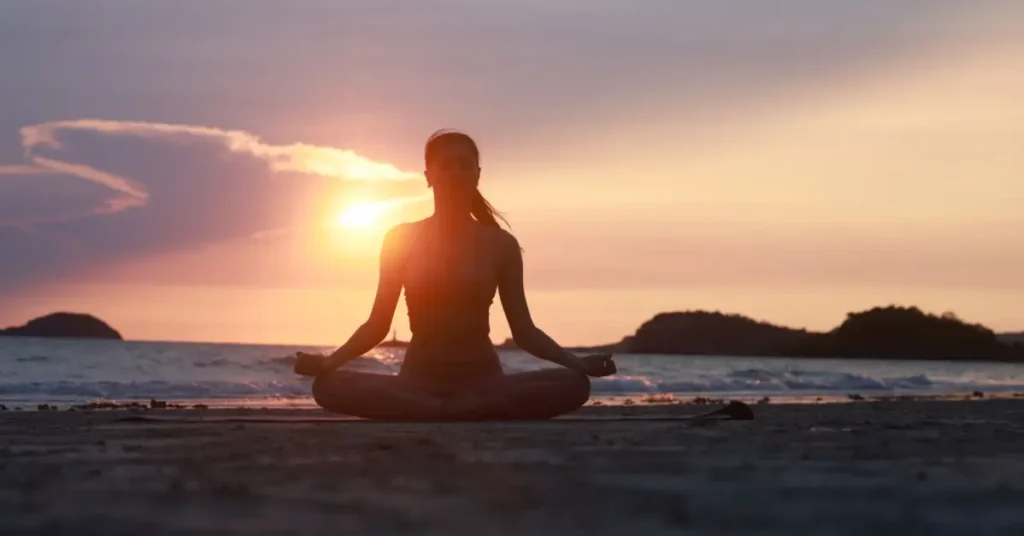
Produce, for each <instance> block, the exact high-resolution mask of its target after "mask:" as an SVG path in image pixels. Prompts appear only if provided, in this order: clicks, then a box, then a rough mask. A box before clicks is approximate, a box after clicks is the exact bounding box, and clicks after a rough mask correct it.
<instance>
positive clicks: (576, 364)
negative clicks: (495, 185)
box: [498, 234, 588, 372]
mask: <svg viewBox="0 0 1024 536" xmlns="http://www.w3.org/2000/svg"><path fill="white" fill-rule="evenodd" d="M503 236H504V237H505V242H504V243H503V244H502V248H501V251H502V262H501V269H500V273H499V276H498V292H499V295H500V297H501V307H502V309H504V310H505V317H506V318H507V319H508V326H509V328H510V329H511V330H512V338H513V339H515V341H516V344H517V345H518V346H519V348H521V349H522V350H524V351H525V352H527V353H530V354H532V355H534V356H536V357H539V358H541V359H544V360H547V361H551V362H552V363H557V364H559V365H562V366H564V367H567V368H570V369H573V370H579V371H581V372H587V371H588V367H587V366H586V363H584V362H583V360H581V359H580V358H579V357H576V356H575V355H573V354H572V353H571V352H569V351H568V350H566V349H564V348H562V347H561V346H559V345H558V343H556V342H555V341H554V340H552V339H551V337H549V336H548V335H547V334H546V333H544V331H542V330H541V329H540V328H538V327H537V326H536V325H535V324H534V323H533V318H532V317H531V316H530V307H529V306H528V305H527V303H526V292H525V291H524V289H523V253H522V250H521V249H520V247H519V242H518V241H517V240H516V239H515V237H514V236H512V235H510V234H504V235H503Z"/></svg>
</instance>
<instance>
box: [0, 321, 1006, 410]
mask: <svg viewBox="0 0 1024 536" xmlns="http://www.w3.org/2000/svg"><path fill="white" fill-rule="evenodd" d="M299 350H302V351H321V352H322V351H329V350H330V349H329V348H323V347H308V346H265V345H243V344H201V343H172V342H133V341H128V342H121V341H105V340H70V339H32V338H3V339H0V404H4V405H6V406H8V407H9V408H12V407H19V406H21V405H24V406H26V407H34V405H36V404H42V403H47V404H56V405H72V404H81V403H88V402H99V401H110V402H131V401H143V402H148V401H149V400H150V399H158V400H166V401H168V402H177V403H189V404H194V403H203V404H207V405H209V406H211V407H238V406H242V407H282V406H284V407H313V406H314V404H313V402H312V399H311V398H310V394H309V393H310V380H309V379H308V378H302V377H299V376H296V375H295V374H294V373H292V371H291V366H292V356H293V355H294V353H295V352H296V351H299ZM402 353H403V350H402V349H400V348H379V349H377V350H375V351H373V352H372V353H371V354H370V355H368V356H366V357H364V358H360V359H358V360H356V361H355V362H353V363H352V364H350V365H349V366H352V367H353V368H356V369H360V370H369V371H377V372H384V373H394V372H396V371H397V370H398V367H399V365H400V363H401V359H402ZM500 354H501V359H502V362H503V365H504V367H505V369H506V371H508V372H515V371H521V370H529V369H535V368H545V367H551V366H553V365H551V364H549V363H547V362H545V361H541V360H539V359H537V358H534V357H532V356H529V355H528V354H525V353H523V352H518V351H502V352H500ZM615 360H616V363H617V364H618V367H619V373H618V374H616V375H614V376H610V377H607V378H600V379H595V380H594V381H593V396H594V398H595V399H598V400H601V399H606V400H609V401H612V400H617V401H620V402H621V401H624V400H626V399H635V401H636V402H638V403H639V402H643V401H645V400H646V401H652V400H658V401H664V400H668V399H673V400H688V399H692V398H694V397H706V398H715V399H720V398H728V399H740V400H756V399H760V398H762V397H766V396H767V397H770V398H772V399H773V400H787V401H816V400H817V399H818V398H822V399H837V398H842V399H845V398H847V397H848V396H849V395H852V394H860V395H862V396H864V397H871V396H880V395H953V394H961V393H962V394H970V393H972V392H973V391H975V390H978V391H983V392H985V393H1010V392H1024V364H1010V363H968V362H936V361H881V360H849V359H807V358H798V359H797V358H794V359H785V358H764V357H740V356H738V357H720V356H662V355H629V354H623V355H617V356H616V358H615Z"/></svg>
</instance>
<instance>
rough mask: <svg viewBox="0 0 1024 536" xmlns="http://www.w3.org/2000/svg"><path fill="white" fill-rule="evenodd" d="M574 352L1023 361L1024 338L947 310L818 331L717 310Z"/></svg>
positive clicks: (863, 315) (876, 312) (885, 311)
mask: <svg viewBox="0 0 1024 536" xmlns="http://www.w3.org/2000/svg"><path fill="white" fill-rule="evenodd" d="M579 350H589V351H603V352H615V353H632V354H664V355H720V356H749V357H755V356H766V357H769V356H770V357H835V358H865V359H901V360H907V359H910V360H913V359H922V360H924V359H931V360H952V361H1015V362H1024V339H1021V338H1018V334H1004V335H998V334H996V333H995V332H994V331H992V330H991V329H989V328H987V327H985V326H983V325H980V324H973V323H968V322H965V321H963V320H961V319H960V318H958V317H957V316H956V315H955V314H953V313H944V314H941V315H935V314H930V313H926V312H924V311H922V310H920V309H918V308H917V307H904V306H896V305H889V306H886V307H874V308H872V309H868V310H865V311H858V312H851V313H847V316H846V319H845V320H844V321H843V323H842V324H840V325H839V326H836V327H835V328H833V329H831V330H829V331H826V332H815V331H809V330H806V329H797V328H791V327H786V326H779V325H775V324H771V323H768V322H763V321H759V320H755V319H753V318H750V317H747V316H743V315H738V314H725V313H721V312H718V311H703V310H697V311H679V312H667V313H659V314H657V315H655V316H654V317H653V318H651V319H650V320H648V321H646V322H644V323H643V324H641V325H640V327H639V328H638V329H637V330H636V332H635V333H634V334H633V335H631V336H628V337H625V338H623V339H622V340H621V341H619V342H616V343H612V344H606V345H602V346H594V347H589V348H580V349H579Z"/></svg>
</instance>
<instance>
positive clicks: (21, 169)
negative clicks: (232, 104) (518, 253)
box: [0, 119, 422, 222]
mask: <svg viewBox="0 0 1024 536" xmlns="http://www.w3.org/2000/svg"><path fill="white" fill-rule="evenodd" d="M70 133H90V134H99V135H107V136H118V137H134V138H139V139H143V140H155V141H165V142H170V143H196V142H198V143H207V144H209V143H212V144H215V145H218V146H221V147H222V148H224V149H225V150H227V151H229V152H231V153H237V154H241V155H245V156H250V157H255V158H257V159H259V160H261V161H263V162H265V163H266V164H267V165H268V166H269V168H270V170H271V171H273V172H282V173H289V172H290V173H299V174H304V175H315V176H319V177H328V178H335V179H339V180H344V181H361V182H374V181H404V180H416V179H420V178H422V175H421V174H418V173H414V172H409V171H403V170H401V169H399V168H398V167H396V166H394V165H392V164H389V163H386V162H378V161H375V160H372V159H370V158H367V157H365V156H362V155H359V154H357V153H356V152H354V151H352V150H348V149H340V148H337V147H326V146H320V145H311V144H306V143H292V144H287V145H273V144H269V143H266V142H264V141H263V140H261V139H260V138H259V137H258V136H256V135H254V134H251V133H249V132H245V131H241V130H225V129H219V128H214V127H208V126H200V125H184V124H170V123H150V122H139V121H111V120H104V119H75V120H67V121H51V122H46V123H40V124H36V125H30V126H25V127H22V128H21V129H20V134H21V145H22V150H23V152H24V156H25V158H26V160H28V162H29V163H28V164H16V165H5V166H0V175H43V174H63V175H69V176H73V177H78V178H80V179H84V180H88V181H92V182H94V183H97V184H101V185H103V186H106V187H108V188H110V189H111V190H113V191H115V192H117V195H116V196H114V197H111V198H110V199H108V200H107V201H106V202H104V203H103V204H102V205H101V206H99V207H96V208H95V210H94V211H93V212H92V214H112V213H116V212H120V211H122V210H126V209H130V208H136V207H142V206H145V205H146V204H147V202H148V201H149V197H150V192H149V191H148V190H147V188H146V187H145V185H144V184H142V182H140V181H139V180H137V179H134V178H132V177H128V176H125V175H121V174H117V173H113V172H110V171H107V170H103V169H100V168H99V167H98V166H92V165H87V164H83V163H78V162H74V161H70V160H66V159H64V158H63V157H61V158H58V157H55V156H51V155H49V154H47V155H46V156H44V155H43V154H41V153H43V152H46V151H51V152H52V151H59V150H61V149H63V148H65V142H64V141H63V140H62V136H64V135H67V134H70ZM2 221H3V215H0V222H2ZM40 221H51V219H50V218H49V217H45V216H43V217H41V219H40Z"/></svg>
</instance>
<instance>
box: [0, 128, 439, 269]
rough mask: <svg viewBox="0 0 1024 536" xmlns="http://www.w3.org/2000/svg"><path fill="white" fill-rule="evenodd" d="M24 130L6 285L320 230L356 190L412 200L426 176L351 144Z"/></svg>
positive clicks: (10, 199) (0, 208)
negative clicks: (73, 253)
mask: <svg viewBox="0 0 1024 536" xmlns="http://www.w3.org/2000/svg"><path fill="white" fill-rule="evenodd" d="M19 132H20V143H21V147H20V149H21V152H22V154H23V157H24V158H25V160H26V162H24V163H18V164H13V165H4V166H2V167H0V176H3V177H4V179H5V180H3V181H0V186H2V187H3V190H2V195H3V198H2V203H0V228H3V227H4V226H7V227H6V230H5V231H4V232H5V233H7V236H8V238H7V239H5V246H9V248H8V251H7V252H6V253H7V254H9V255H11V256H14V257H17V258H18V260H17V262H13V263H8V265H7V266H4V268H3V269H2V270H0V285H3V284H14V283H15V282H17V281H19V280H20V281H26V280H40V279H45V278H49V277H58V276H59V275H61V274H67V273H75V272H78V271H80V270H82V269H89V268H93V267H97V266H106V265H108V264H109V263H113V262H118V261H120V260H124V259H128V258H138V257H145V256H148V255H152V254H157V253H167V252H174V251H181V250H187V249H191V248H195V247H200V246H204V245H209V244H215V243H224V242H233V241H238V240H246V239H252V238H253V237H259V238H268V237H272V236H279V235H280V234H282V233H288V232H289V231H295V230H296V229H302V228H312V227H315V226H317V225H319V224H320V222H321V221H323V219H324V218H327V217H329V216H330V215H331V214H335V213H336V211H337V208H336V207H337V205H338V203H339V202H344V201H345V200H346V199H349V198H351V199H352V200H354V199H356V195H355V194H356V193H357V192H370V193H372V194H373V198H374V199H376V200H385V201H386V200H389V199H390V200H397V202H398V203H399V204H403V203H407V202H409V201H408V199H409V198H410V195H414V192H415V193H418V192H416V190H422V188H423V186H422V185H423V182H422V175H420V174H417V173H412V172H408V171H403V170H401V169H399V168H398V167H397V166H394V165H392V164H390V163H387V162H381V161H377V160H373V159H371V158H367V157H365V156H363V155H360V154H357V153H356V152H355V151H352V150H348V149H341V148H337V147H327V146H318V145H311V144H305V143H293V144H287V145H274V144H270V143H267V142H265V141H263V140H261V139H260V138H259V137H258V136H256V135H254V134H251V133H248V132H244V131H240V130H225V129H219V128H214V127H206V126H196V125H186V124H167V123H149V122H131V121H109V120H101V119H79V120H69V121H54V122H47V123H40V124H35V125H30V126H26V127H23V128H21V129H20V131H19ZM69 248H73V249H74V250H75V251H77V252H78V253H77V254H76V256H75V257H74V259H73V260H72V259H71V258H70V257H68V256H67V253H66V252H68V251H70V249H69ZM59 258H66V259H68V261H67V262H63V263H58V264H57V265H55V264H54V260H55V259H59Z"/></svg>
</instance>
